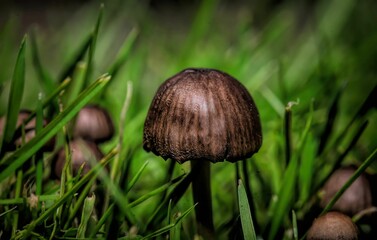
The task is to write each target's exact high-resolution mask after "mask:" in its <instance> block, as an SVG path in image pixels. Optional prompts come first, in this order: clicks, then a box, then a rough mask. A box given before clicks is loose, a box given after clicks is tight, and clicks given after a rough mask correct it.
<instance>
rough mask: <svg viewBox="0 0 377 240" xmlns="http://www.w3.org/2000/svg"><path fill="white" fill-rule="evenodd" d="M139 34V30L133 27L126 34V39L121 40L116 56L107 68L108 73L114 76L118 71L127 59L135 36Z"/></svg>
mask: <svg viewBox="0 0 377 240" xmlns="http://www.w3.org/2000/svg"><path fill="white" fill-rule="evenodd" d="M138 35H139V31H138V30H137V29H136V28H134V29H132V30H131V32H130V33H129V34H128V36H127V38H126V40H125V41H124V42H123V45H122V47H121V49H120V50H119V53H118V56H117V57H116V60H115V62H114V63H113V64H112V65H111V67H110V68H109V71H108V72H109V74H110V75H111V76H113V78H115V76H116V74H117V73H118V71H119V69H120V68H121V67H122V66H123V64H124V63H125V62H126V60H127V59H128V56H129V55H130V53H131V50H132V48H133V46H134V45H135V42H136V39H137V36H138Z"/></svg>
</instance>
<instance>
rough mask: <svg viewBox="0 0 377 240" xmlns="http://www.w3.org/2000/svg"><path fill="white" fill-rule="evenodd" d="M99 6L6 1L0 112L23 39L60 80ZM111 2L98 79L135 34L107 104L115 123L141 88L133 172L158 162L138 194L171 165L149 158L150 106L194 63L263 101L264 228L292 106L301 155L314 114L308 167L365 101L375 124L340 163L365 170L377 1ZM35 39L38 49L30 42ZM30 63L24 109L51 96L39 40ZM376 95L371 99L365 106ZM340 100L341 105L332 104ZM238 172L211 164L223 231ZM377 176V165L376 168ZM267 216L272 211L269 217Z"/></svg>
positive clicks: (256, 171)
mask: <svg viewBox="0 0 377 240" xmlns="http://www.w3.org/2000/svg"><path fill="white" fill-rule="evenodd" d="M101 3H102V2H100V1H94V0H92V1H90V0H86V1H85V0H81V1H47V0H45V1H27V0H18V1H4V0H3V1H2V2H1V3H0V115H4V114H5V112H6V108H7V99H8V92H9V86H10V80H11V78H12V73H13V68H14V64H15V60H16V56H17V51H18V47H19V44H20V42H21V40H22V38H23V36H24V35H25V34H28V36H34V39H35V41H36V45H37V46H38V51H39V56H40V61H41V64H42V66H43V68H44V69H45V70H46V74H48V75H49V76H50V77H51V79H53V81H54V82H55V83H56V84H57V83H59V81H61V79H60V76H61V73H62V72H64V69H65V68H66V66H67V65H68V64H69V63H70V62H72V59H75V56H76V55H77V52H78V51H79V49H80V46H82V45H83V43H84V42H85V39H87V37H88V36H89V35H90V33H91V31H92V30H93V28H94V25H95V21H96V19H97V16H98V9H99V6H100V4H101ZM103 3H104V6H105V7H104V15H103V22H102V24H101V27H100V30H99V35H98V39H97V48H96V52H95V56H94V66H95V67H94V68H93V69H92V70H93V72H92V78H91V79H90V80H91V81H94V80H95V79H96V78H97V77H98V76H100V75H101V74H103V73H105V72H107V71H108V70H109V67H110V66H111V65H112V63H113V62H114V59H115V58H116V56H117V55H118V53H119V51H120V49H121V47H122V46H123V43H124V41H125V39H127V38H128V37H129V36H130V35H132V34H136V35H137V37H136V40H135V42H134V43H133V44H132V45H131V51H130V54H129V55H128V58H127V60H126V62H125V64H124V65H122V67H121V68H120V70H119V72H117V74H116V76H114V78H113V79H112V81H111V83H110V84H109V87H107V88H106V91H105V93H104V96H105V97H104V98H103V99H102V100H101V102H100V104H101V105H103V106H105V107H106V108H107V109H108V110H109V111H110V114H111V115H112V117H113V119H114V122H115V123H116V126H117V124H118V123H119V116H120V112H121V108H122V104H123V102H124V99H125V95H126V91H127V82H131V83H132V85H133V94H132V99H131V105H130V108H129V110H128V112H127V120H126V123H127V126H126V130H125V139H127V140H126V144H127V148H129V149H131V150H132V154H133V155H132V156H133V159H134V161H133V168H135V169H139V167H140V166H141V164H142V163H144V162H145V161H146V160H149V159H152V160H151V161H150V164H149V166H148V169H149V170H148V174H147V175H146V177H144V178H143V181H142V182H143V183H145V182H146V183H147V185H145V186H147V187H145V186H144V187H142V186H141V183H140V185H138V186H137V187H136V188H135V191H134V193H133V194H135V196H137V195H140V194H143V193H146V192H148V191H149V190H150V189H153V188H154V187H156V182H158V181H156V179H157V180H158V179H159V180H161V179H164V174H165V169H166V166H167V165H166V164H167V163H166V162H165V161H163V160H162V159H157V157H154V156H152V154H150V153H145V152H144V151H143V149H142V147H141V144H142V129H143V121H144V118H145V115H146V112H147V109H148V107H149V104H150V102H151V100H152V98H153V96H154V93H155V92H156V90H157V88H158V86H159V85H160V84H161V83H162V82H163V81H164V80H165V79H167V78H169V77H170V76H172V75H174V74H175V73H177V72H179V71H181V70H182V69H184V68H187V67H207V68H216V69H219V70H222V71H225V72H227V73H229V74H230V75H232V76H234V77H235V78H237V79H238V80H239V81H241V82H242V83H243V84H244V85H245V86H246V88H247V89H248V90H249V92H250V93H251V95H252V96H253V98H254V100H255V102H256V104H257V106H258V109H259V112H260V117H261V121H262V128H263V136H264V137H263V138H264V139H263V141H264V144H263V146H262V148H261V150H260V152H259V153H258V154H256V155H255V156H254V157H253V160H254V161H253V162H255V164H254V165H253V168H252V169H253V170H251V172H250V175H252V176H256V178H254V180H251V185H252V189H253V192H254V193H255V195H254V196H255V198H256V199H255V201H256V205H257V206H258V211H257V213H256V219H257V222H258V223H259V225H260V226H267V225H268V224H267V223H270V220H271V216H272V213H273V210H271V209H272V208H271V207H270V206H271V205H273V200H271V199H274V198H273V197H276V194H277V193H278V192H279V189H280V187H281V179H282V176H283V175H284V172H285V170H286V168H285V167H286V164H288V163H287V162H284V148H285V143H284V130H283V126H284V116H285V107H286V106H287V105H288V103H291V105H292V106H293V107H292V112H293V117H292V141H293V143H292V149H293V152H294V151H295V150H297V145H298V143H299V140H300V137H301V136H302V132H303V130H304V129H305V125H306V123H307V119H308V118H310V117H312V118H313V121H312V122H311V129H310V136H309V137H308V139H309V140H307V145H306V147H305V149H304V151H303V152H302V161H303V162H305V161H306V160H307V161H311V162H313V161H314V160H313V159H318V155H316V151H317V150H316V149H318V148H319V146H320V142H321V138H323V136H324V135H325V134H324V132H325V131H329V135H330V133H331V136H328V137H329V138H330V139H335V138H336V137H337V136H339V135H340V133H342V131H343V130H344V129H345V128H346V126H347V124H349V123H350V121H352V119H353V118H354V116H355V115H360V114H359V113H360V112H358V111H359V108H360V107H361V106H364V108H363V109H364V110H363V111H364V112H363V114H361V115H362V116H361V119H362V120H367V121H368V124H367V127H366V128H365V131H363V132H362V134H361V136H360V137H359V138H358V139H357V141H356V143H355V144H354V146H353V147H352V151H348V152H346V153H347V154H346V155H345V156H344V161H343V162H342V164H345V165H346V164H354V165H360V163H361V162H362V161H364V160H365V159H366V158H367V157H368V156H369V154H370V153H371V152H372V151H373V149H375V148H376V147H377V139H376V136H377V128H376V125H377V113H376V111H375V109H376V106H377V96H376V95H377V93H376V92H377V91H376V90H374V93H373V92H372V91H373V89H375V87H376V85H377V27H376V23H377V1H374V0H364V1H357V0H334V1H321V0H307V1H305V0H301V1H293V0H268V1H246V0H244V1H243V0H239V1H231V0H208V1H198V0H194V1H188V0H175V1H174V0H170V1H169V0H150V1H146V0H144V1H120V0H119V1H116V0H114V1H103ZM27 44H28V45H31V44H30V43H29V40H28V42H27ZM26 61H27V64H26V86H25V92H24V96H23V101H22V108H29V109H35V107H36V104H37V101H36V99H37V96H38V94H39V93H43V94H45V95H48V92H47V91H46V88H45V87H44V86H43V83H41V81H40V77H39V75H38V73H37V72H36V70H35V69H36V68H35V63H34V62H33V56H32V52H31V50H30V47H28V48H27V57H26ZM370 93H372V94H371V95H369V94H370ZM368 96H372V97H369V100H367V101H366V99H367V98H368ZM373 96H374V97H375V98H374V97H373ZM373 99H374V100H373ZM334 103H336V104H335V105H336V110H335V108H334V109H332V108H331V107H332V106H334ZM334 112H335V113H336V114H335V115H334V116H332V117H333V118H334V119H335V120H334V119H333V120H334V121H335V124H333V125H332V127H331V129H330V130H331V131H330V130H328V129H327V130H326V128H325V126H326V124H327V123H328V122H329V119H330V118H331V113H334ZM362 120H360V119H359V121H360V122H362ZM355 132H357V127H354V128H351V129H350V133H349V134H350V135H344V139H342V140H344V141H343V142H342V141H340V143H339V145H336V146H335V147H334V148H332V149H331V150H330V152H331V151H333V152H334V153H332V152H331V153H330V154H327V155H326V156H325V157H323V158H322V157H320V159H319V160H318V162H320V163H319V165H318V164H317V165H315V163H313V166H316V167H317V168H315V169H316V170H317V171H318V172H320V171H322V167H323V166H326V164H329V165H330V166H332V165H331V164H332V163H333V162H334V159H331V158H332V157H333V156H337V155H336V154H341V153H343V152H344V149H346V148H347V146H348V144H349V141H351V140H352V138H353V137H354V136H355V134H354V133H355ZM118 134H119V133H118ZM115 141H116V138H114V141H113V142H110V143H108V144H107V145H106V144H105V145H104V146H102V148H103V149H104V150H108V149H110V147H111V146H113V145H114V142H115ZM328 142H334V141H328ZM330 147H333V146H332V145H331V146H330ZM154 158H156V159H154ZM321 161H322V162H321ZM322 163H323V164H324V165H321V164H322ZM319 166H321V168H319ZM176 168H177V170H176V171H177V172H182V171H187V166H185V165H183V166H180V167H176ZM329 168H331V167H329ZM329 168H325V167H324V168H323V169H327V170H328V171H327V172H326V173H325V174H324V175H323V176H322V175H321V174H317V175H316V173H315V170H313V172H309V173H308V174H309V175H310V177H309V179H310V181H309V182H307V183H305V184H307V185H306V187H307V186H309V187H308V188H306V187H305V186H300V187H302V188H303V189H304V188H306V191H307V192H306V193H303V194H307V195H303V196H301V195H300V197H298V198H299V200H298V199H296V200H297V202H296V205H295V206H296V207H297V209H299V210H297V211H298V216H299V217H300V216H301V217H302V216H304V215H305V213H306V211H307V209H305V207H303V205H304V204H303V202H305V201H309V200H308V199H309V198H310V197H311V196H314V195H315V194H316V190H318V185H316V184H319V182H320V180H318V179H316V178H317V177H318V176H319V177H318V178H319V179H322V180H323V179H324V178H325V177H324V176H325V175H326V174H328V173H329V172H331V171H332V170H329ZM313 169H314V168H313ZM233 170H234V166H230V165H229V164H228V165H221V164H216V165H215V166H213V172H214V181H213V183H212V184H213V185H214V193H213V195H214V198H215V199H216V200H215V203H214V209H218V210H219V211H220V212H223V213H224V214H223V215H222V214H217V215H216V216H215V223H216V225H217V226H219V225H221V226H224V229H225V228H226V227H225V226H227V225H226V224H227V223H225V222H224V219H231V218H232V217H233V216H230V215H231V214H229V212H231V210H232V209H234V205H229V204H228V205H227V204H224V203H226V202H229V201H230V200H229V199H230V198H232V197H231V196H228V195H227V193H231V192H233V191H235V190H234V179H233V178H234V171H233ZM376 171H377V164H376V163H374V164H373V165H372V167H371V168H369V169H368V172H369V173H370V174H375V173H376ZM229 172H231V174H228V173H229ZM224 176H226V177H225V178H224ZM300 176H301V175H300ZM224 179H225V180H228V181H224ZM301 180H302V179H301ZM317 180H318V181H317ZM316 181H317V182H316ZM305 184H303V185H305ZM313 186H315V187H313ZM308 189H309V190H308ZM224 191H225V194H224ZM131 195H132V193H131ZM224 196H225V197H224ZM131 197H132V196H131ZM271 202H272V203H271ZM180 204H182V205H183V206H184V207H182V209H187V208H188V207H189V206H191V205H190V202H189V201H184V200H183V201H182V202H181V203H180ZM143 207H144V208H142V207H141V208H140V209H139V211H138V214H140V215H141V216H142V218H143V217H144V218H147V217H148V212H150V211H146V212H144V213H143V211H145V205H143ZM135 211H136V210H135ZM267 211H269V212H268V213H269V214H265V213H266V212H267ZM300 211H302V214H301V215H300ZM136 212H137V211H136ZM310 221H311V219H310ZM228 224H229V223H228Z"/></svg>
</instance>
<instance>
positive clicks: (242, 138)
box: [143, 68, 262, 238]
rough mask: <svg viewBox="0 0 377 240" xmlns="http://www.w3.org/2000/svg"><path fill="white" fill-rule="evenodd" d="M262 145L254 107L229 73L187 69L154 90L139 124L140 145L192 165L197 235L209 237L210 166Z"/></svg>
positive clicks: (240, 156) (243, 155)
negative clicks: (142, 127)
mask: <svg viewBox="0 0 377 240" xmlns="http://www.w3.org/2000/svg"><path fill="white" fill-rule="evenodd" d="M261 144H262V131H261V124H260V120H259V113H258V110H257V107H256V105H255V103H254V101H253V99H252V97H251V96H250V94H249V92H248V91H247V90H246V88H245V87H244V86H243V85H242V84H241V83H240V82H238V81H237V80H236V79H235V78H233V77H231V76H230V75H228V74H226V73H224V72H221V71H218V70H214V69H201V68H190V69H186V70H183V71H182V72H180V73H178V74H176V75H175V76H173V77H171V78H169V79H168V80H166V81H165V82H164V83H163V84H162V85H161V86H160V88H159V89H158V91H157V93H156V95H155V97H154V99H153V101H152V104H151V106H150V108H149V112H148V115H147V118H146V120H145V125H144V139H143V146H144V149H145V150H146V151H152V152H153V153H154V154H156V155H157V156H161V157H163V158H164V159H168V158H170V159H172V160H175V161H177V162H178V163H183V162H185V161H188V160H190V161H191V167H192V171H193V173H194V174H193V179H192V189H193V197H194V202H197V203H198V206H197V207H196V208H195V212H196V219H197V222H198V232H199V234H201V235H202V236H204V237H205V238H212V237H213V232H214V227H213V220H212V205H211V192H210V168H209V167H210V166H209V162H214V163H216V162H221V161H224V160H227V161H230V162H235V161H238V160H244V159H246V158H249V157H251V156H252V155H253V154H254V153H256V152H258V150H259V148H260V146H261Z"/></svg>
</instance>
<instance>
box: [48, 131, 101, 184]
mask: <svg viewBox="0 0 377 240" xmlns="http://www.w3.org/2000/svg"><path fill="white" fill-rule="evenodd" d="M69 147H70V151H71V163H72V173H73V175H74V176H76V175H77V174H78V172H79V169H80V168H81V166H82V165H84V166H83V170H82V174H83V175H84V174H86V173H87V172H89V170H90V169H91V165H92V164H93V163H96V162H98V161H99V160H101V159H102V157H103V156H104V155H103V153H102V152H101V150H100V149H99V148H98V146H97V145H96V144H95V143H94V142H91V141H86V140H84V139H81V138H77V139H74V140H72V141H71V142H70V143H69ZM52 161H53V162H52V170H53V174H54V176H55V177H56V178H58V179H60V178H61V175H62V171H63V168H64V164H65V161H66V154H65V148H64V147H62V148H60V150H59V151H58V152H57V153H56V154H55V155H54V158H53V160H52Z"/></svg>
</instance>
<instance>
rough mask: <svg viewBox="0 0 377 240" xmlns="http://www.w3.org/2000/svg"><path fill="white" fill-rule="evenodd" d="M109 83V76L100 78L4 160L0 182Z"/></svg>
mask: <svg viewBox="0 0 377 240" xmlns="http://www.w3.org/2000/svg"><path fill="white" fill-rule="evenodd" d="M109 81H110V76H102V77H100V78H99V79H98V80H97V81H96V82H94V83H93V84H92V85H91V86H89V87H88V88H87V89H86V90H85V91H83V92H82V93H81V94H80V96H79V97H78V98H77V99H76V100H75V101H74V102H73V103H72V104H71V105H69V106H68V107H67V108H66V109H65V110H64V111H63V112H61V113H60V114H59V115H58V116H57V117H56V118H54V119H53V120H52V121H51V122H50V124H48V125H47V126H46V127H45V128H43V129H42V130H41V132H40V133H39V134H38V135H37V136H35V137H34V138H33V139H31V140H30V141H29V142H28V143H26V144H25V145H24V146H23V147H21V148H20V149H18V150H17V151H15V152H14V153H13V154H11V155H9V156H8V157H6V158H5V159H4V162H5V163H7V164H9V165H8V166H6V167H5V168H4V170H3V171H1V172H0V182H2V181H3V180H4V179H5V178H7V177H9V176H11V175H12V174H13V173H14V172H15V170H16V169H17V168H19V167H20V166H22V164H23V163H24V162H26V161H27V159H29V158H30V157H31V156H32V155H33V154H34V153H35V152H36V151H38V149H40V148H41V147H42V146H43V145H44V144H45V143H46V142H47V141H48V140H49V139H51V138H52V137H53V136H54V135H56V133H57V132H58V131H59V130H60V129H61V128H62V127H63V126H64V125H65V124H66V123H68V121H69V120H71V119H72V118H73V117H74V116H75V115H76V114H77V113H78V111H80V109H81V108H82V107H84V106H85V105H86V104H87V103H88V102H89V101H90V100H91V99H92V98H93V97H94V96H96V95H97V94H98V93H99V92H100V91H101V90H102V89H103V88H104V86H106V84H107V83H108V82H109Z"/></svg>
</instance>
